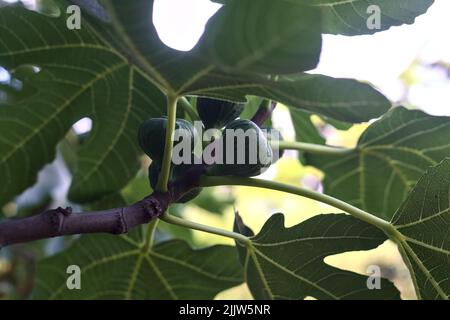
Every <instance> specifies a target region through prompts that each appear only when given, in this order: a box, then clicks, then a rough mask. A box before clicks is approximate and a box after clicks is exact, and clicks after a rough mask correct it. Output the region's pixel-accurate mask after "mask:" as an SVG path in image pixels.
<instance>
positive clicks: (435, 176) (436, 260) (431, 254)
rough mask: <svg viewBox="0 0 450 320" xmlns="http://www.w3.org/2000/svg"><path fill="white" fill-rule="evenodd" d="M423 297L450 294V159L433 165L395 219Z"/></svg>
mask: <svg viewBox="0 0 450 320" xmlns="http://www.w3.org/2000/svg"><path fill="white" fill-rule="evenodd" d="M392 223H393V224H394V226H395V227H396V229H397V231H398V233H397V234H396V235H395V238H396V239H397V243H398V245H399V249H400V251H401V253H402V256H403V259H404V260H405V262H406V264H407V265H408V267H409V269H410V271H411V277H412V279H413V282H414V284H415V287H416V293H417V296H418V297H419V298H420V299H433V300H434V299H445V300H447V299H449V298H450V278H449V270H450V237H449V230H450V159H446V160H444V161H443V162H442V163H440V164H439V165H438V166H436V167H434V168H432V169H430V170H429V171H428V172H427V173H426V174H425V175H424V176H423V177H422V178H421V179H420V181H419V182H418V184H417V185H416V186H415V187H414V189H413V190H412V191H411V193H410V195H409V196H408V198H407V199H406V201H405V202H404V203H403V204H402V206H401V207H400V209H399V210H398V211H397V212H396V214H395V216H394V217H393V219H392Z"/></svg>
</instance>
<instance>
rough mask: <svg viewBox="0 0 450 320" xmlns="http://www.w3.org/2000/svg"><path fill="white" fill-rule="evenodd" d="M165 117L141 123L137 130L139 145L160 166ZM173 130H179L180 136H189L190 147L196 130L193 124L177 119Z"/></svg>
mask: <svg viewBox="0 0 450 320" xmlns="http://www.w3.org/2000/svg"><path fill="white" fill-rule="evenodd" d="M166 128H167V118H165V117H162V118H152V119H149V120H147V121H145V122H144V123H142V124H141V126H140V128H139V132H138V140H139V145H140V146H141V149H142V151H144V152H145V153H146V154H147V155H148V156H149V157H150V158H151V159H152V160H153V162H156V163H157V164H158V165H159V166H161V164H162V161H163V157H164V146H165V141H166ZM175 130H179V131H178V132H179V133H181V136H182V137H190V139H191V145H192V149H191V150H193V148H194V141H195V137H196V131H195V129H194V127H193V125H192V124H191V123H190V122H188V121H186V120H183V119H177V120H176V124H175Z"/></svg>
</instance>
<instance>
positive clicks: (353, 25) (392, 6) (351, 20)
mask: <svg viewBox="0 0 450 320" xmlns="http://www.w3.org/2000/svg"><path fill="white" fill-rule="evenodd" d="M214 1H215V2H219V3H226V4H228V3H229V2H230V0H214ZM255 1H257V0H255ZM273 1H274V2H275V1H276V0H273ZM278 1H286V2H290V3H295V4H299V5H308V6H311V7H314V8H319V9H320V11H321V13H322V21H323V23H322V31H323V32H324V33H330V34H343V35H349V36H352V35H360V34H372V33H375V32H378V31H383V30H387V29H389V28H390V27H392V26H399V25H402V24H412V23H413V22H414V20H415V18H416V17H417V16H419V15H421V14H423V13H425V12H426V11H427V10H428V8H429V7H430V6H431V5H432V4H433V3H434V0H371V1H367V0H278ZM373 5H375V6H377V7H378V8H379V13H380V28H377V29H370V28H368V26H367V20H368V19H369V17H371V16H372V14H373V13H374V11H373V10H368V9H369V7H370V6H373Z"/></svg>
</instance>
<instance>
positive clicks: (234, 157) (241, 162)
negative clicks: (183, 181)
mask: <svg viewBox="0 0 450 320" xmlns="http://www.w3.org/2000/svg"><path fill="white" fill-rule="evenodd" d="M221 140H222V143H223V157H222V160H223V163H222V164H220V163H217V161H219V159H220V158H221V157H220V156H218V157H217V158H216V163H215V164H213V165H211V166H210V167H209V168H208V169H207V174H208V175H214V176H241V177H253V176H257V175H260V174H261V173H262V172H263V171H265V170H266V169H267V168H268V167H270V165H271V164H272V157H273V154H272V148H271V147H270V144H269V142H268V141H267V139H266V136H265V135H264V133H263V132H262V131H261V129H260V128H259V127H258V126H257V125H256V124H255V123H254V122H252V121H250V120H235V121H232V122H231V123H229V124H228V125H227V126H226V127H225V129H224V133H223V136H222V138H221Z"/></svg>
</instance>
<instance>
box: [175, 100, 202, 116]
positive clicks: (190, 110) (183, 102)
mask: <svg viewBox="0 0 450 320" xmlns="http://www.w3.org/2000/svg"><path fill="white" fill-rule="evenodd" d="M180 106H181V107H182V108H183V110H184V111H186V113H187V114H188V115H189V117H190V118H191V120H192V121H201V119H200V116H199V115H198V113H197V110H195V108H194V107H193V106H192V104H191V103H190V102H189V100H188V99H186V98H185V97H182V98H180Z"/></svg>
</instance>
